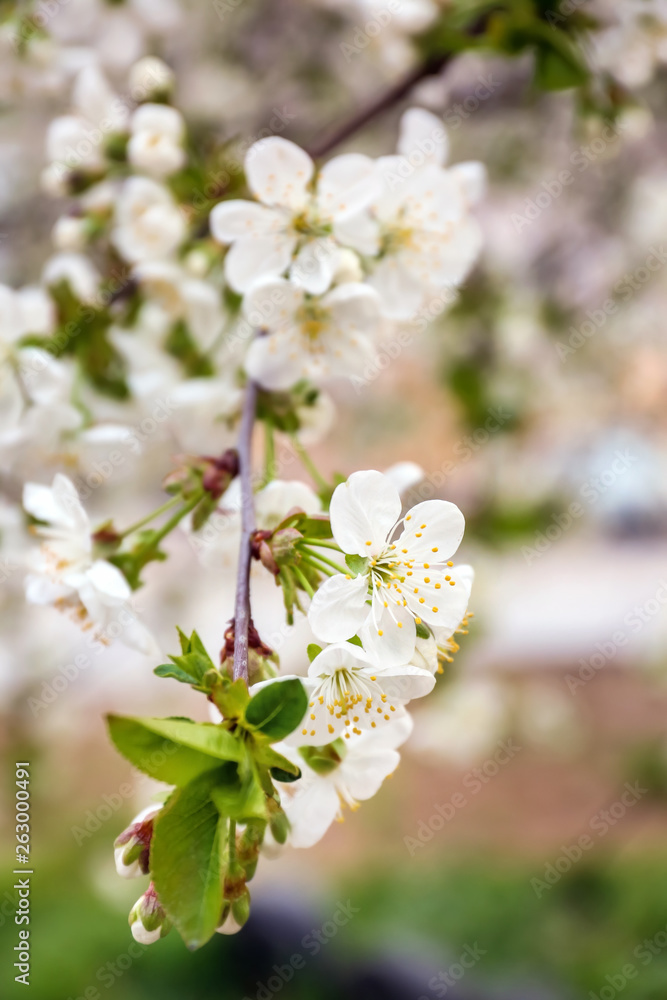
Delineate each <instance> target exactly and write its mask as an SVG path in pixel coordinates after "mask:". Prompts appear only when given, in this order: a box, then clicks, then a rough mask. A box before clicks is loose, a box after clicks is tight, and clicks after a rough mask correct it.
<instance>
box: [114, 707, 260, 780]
mask: <svg viewBox="0 0 667 1000" xmlns="http://www.w3.org/2000/svg"><path fill="white" fill-rule="evenodd" d="M107 718H108V724H109V732H110V734H111V739H112V740H113V742H114V744H115V746H116V747H117V749H118V750H119V751H120V753H122V754H123V756H124V757H126V758H127V759H128V760H129V761H130V763H132V764H134V766H135V767H137V768H138V769H139V770H140V771H143V772H144V773H145V774H149V775H150V776H151V777H152V778H156V779H157V780H158V781H167V782H168V783H169V784H172V785H184V784H187V782H188V781H191V780H192V779H193V778H195V777H197V776H198V775H200V774H202V773H203V772H204V771H210V770H211V769H212V768H215V767H218V766H219V763H220V761H221V760H239V759H240V758H241V756H242V752H243V751H242V747H241V745H240V743H239V742H238V741H237V740H236V739H234V737H233V736H232V735H231V733H229V732H228V731H227V730H226V729H224V728H223V727H222V726H216V725H214V724H213V723H210V722H192V720H190V719H137V718H129V717H122V716H118V715H110V716H108V717H107Z"/></svg>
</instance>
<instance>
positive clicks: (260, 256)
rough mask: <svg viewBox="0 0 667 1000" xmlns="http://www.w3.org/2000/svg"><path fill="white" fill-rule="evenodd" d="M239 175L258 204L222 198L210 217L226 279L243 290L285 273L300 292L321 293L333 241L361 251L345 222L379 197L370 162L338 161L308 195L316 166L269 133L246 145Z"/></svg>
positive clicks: (330, 268)
mask: <svg viewBox="0 0 667 1000" xmlns="http://www.w3.org/2000/svg"><path fill="white" fill-rule="evenodd" d="M245 172H246V178H247V181H248V186H249V187H250V190H251V191H252V193H253V194H254V196H255V197H256V198H257V201H259V202H260V204H257V203H256V202H250V201H241V200H232V201H223V202H221V203H220V204H219V205H216V206H215V208H214V209H213V211H212V212H211V217H210V226H211V232H212V234H213V236H214V238H215V239H216V240H218V241H219V242H220V243H223V244H231V249H230V250H229V251H228V253H227V256H226V258H225V275H226V277H227V281H228V282H229V284H230V285H231V287H232V288H233V289H234V290H235V291H237V292H246V291H247V290H248V288H249V287H250V286H251V285H252V284H253V283H254V282H255V281H257V280H258V279H260V278H268V277H277V276H278V275H281V274H283V273H284V272H285V271H287V270H288V269H289V272H290V277H291V279H292V281H294V282H295V283H296V284H298V285H299V286H300V287H301V288H303V289H304V290H305V291H307V292H310V293H311V294H313V295H320V294H322V293H323V292H325V291H326V290H327V288H328V287H329V285H330V284H331V280H332V277H333V274H334V270H335V267H336V258H337V251H338V244H342V245H345V246H351V247H352V248H353V249H360V247H359V246H357V245H356V244H357V240H356V236H357V234H356V232H355V229H354V227H350V226H345V225H344V223H345V221H346V220H347V219H349V218H351V217H354V216H356V215H358V213H359V212H360V211H361V210H362V209H363V208H365V206H366V205H367V204H368V203H369V202H370V200H371V199H372V198H373V196H374V195H375V194H376V193H377V188H378V180H377V176H376V171H375V168H374V164H373V161H372V160H371V159H370V158H369V157H367V156H362V155H361V154H360V153H347V154H345V155H343V156H336V157H334V158H333V159H332V160H329V162H328V163H326V164H325V165H324V166H323V167H322V169H321V170H320V171H319V174H318V176H317V179H316V182H315V187H314V191H313V190H312V185H311V182H312V181H313V177H314V174H315V165H314V163H313V161H312V160H311V158H310V156H309V155H308V153H306V152H305V151H304V150H303V149H301V148H300V147H299V146H297V145H295V144H294V143H293V142H289V140H287V139H282V138H280V137H279V136H269V137H268V138H266V139H260V140H259V142H256V143H254V144H253V145H252V146H251V147H250V149H249V150H248V152H247V154H246V158H245Z"/></svg>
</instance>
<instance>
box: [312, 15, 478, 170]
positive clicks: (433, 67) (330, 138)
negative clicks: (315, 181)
mask: <svg viewBox="0 0 667 1000" xmlns="http://www.w3.org/2000/svg"><path fill="white" fill-rule="evenodd" d="M490 13H491V12H490V11H487V12H486V13H485V14H483V15H482V16H481V17H479V18H478V19H477V20H476V21H475V22H474V23H473V24H471V25H470V27H469V28H468V31H467V33H468V34H469V35H470V37H471V38H474V37H476V36H478V35H481V34H483V33H484V31H485V30H486V25H487V22H488V18H489V14H490ZM457 55H458V52H442V53H440V54H439V55H437V56H432V57H431V58H430V59H426V60H425V62H423V63H419V65H417V66H415V67H414V68H413V69H411V70H409V71H408V73H407V74H406V75H405V76H404V77H403V79H402V80H399V81H398V82H397V83H395V84H394V86H393V87H390V88H389V90H386V91H385V92H384V93H383V94H380V96H379V97H377V98H376V99H375V100H374V101H371V102H370V103H369V104H367V105H366V107H365V108H362V109H361V110H360V111H358V112H357V113H356V114H354V115H352V117H351V118H349V119H348V120H347V121H346V122H343V124H342V125H339V126H338V128H335V129H333V131H330V132H329V133H328V134H327V133H325V135H324V136H323V137H322V138H321V139H320V140H319V141H317V140H316V141H315V142H314V143H313V144H312V146H309V147H308V153H309V154H310V155H311V156H312V158H313V159H314V160H317V159H319V158H320V157H322V156H326V155H327V153H330V152H331V150H332V149H335V148H336V146H340V144H341V143H342V142H345V140H346V139H349V138H350V136H352V135H354V133H355V132H358V131H359V129H360V128H363V126H364V125H367V124H368V122H370V121H372V120H373V118H375V117H376V116H377V115H381V114H383V113H384V112H385V111H388V110H389V109H390V108H392V107H393V106H394V105H395V104H398V102H399V101H402V100H403V98H404V97H406V96H407V95H408V94H409V93H410V91H411V90H412V88H413V87H414V86H416V84H418V83H420V82H421V81H422V80H425V79H426V77H428V76H434V75H435V74H436V73H439V72H440V71H441V70H442V69H444V68H445V66H447V65H448V64H449V63H450V62H451V61H452V60H453V59H454V58H455V57H456V56H457Z"/></svg>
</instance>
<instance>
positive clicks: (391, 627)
mask: <svg viewBox="0 0 667 1000" xmlns="http://www.w3.org/2000/svg"><path fill="white" fill-rule="evenodd" d="M383 589H384V588H383ZM385 599H386V595H385V598H382V596H381V595H380V596H376V595H374V599H373V607H374V612H375V615H374V618H369V619H368V621H367V622H366V624H365V625H364V626H363V628H361V629H360V630H359V638H360V639H361V641H362V643H363V645H364V649H365V650H366V652H367V653H368V655H369V657H370V658H371V659H372V661H373V663H375V664H376V665H377V666H378V668H380V669H384V668H388V667H395V666H398V665H400V664H403V663H409V662H410V659H411V658H412V654H413V653H414V649H415V642H416V639H417V629H416V625H415V619H414V616H413V615H412V613H411V612H410V610H409V609H408V608H406V607H404V606H403V604H402V603H401V604H397V603H395V602H390V601H389V600H388V599H387V605H388V607H386V608H385V607H384V600H385ZM380 633H382V634H380Z"/></svg>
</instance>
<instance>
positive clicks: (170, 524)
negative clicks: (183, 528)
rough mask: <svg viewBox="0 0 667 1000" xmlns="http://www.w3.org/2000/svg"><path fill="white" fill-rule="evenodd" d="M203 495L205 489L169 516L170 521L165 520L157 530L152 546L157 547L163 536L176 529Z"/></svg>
mask: <svg viewBox="0 0 667 1000" xmlns="http://www.w3.org/2000/svg"><path fill="white" fill-rule="evenodd" d="M203 495H204V494H203V491H201V492H199V493H196V494H195V496H193V497H191V498H190V499H189V500H188V502H187V503H186V504H184V505H183V506H182V507H181V509H180V510H177V511H176V513H175V514H172V516H171V517H170V518H169V520H168V521H165V523H164V524H163V525H162V527H161V528H159V529H158V530H157V531H156V532H155V537H154V539H153V540H152V542H151V547H152V548H155V547H156V546H157V545H158V544H159V543H160V542H161V541H162V539H163V538H166V537H167V535H168V534H169V532H170V531H173V530H174V528H175V527H176V525H177V524H178V523H179V521H182V520H183V518H184V517H185V515H186V514H189V513H190V511H191V510H192V509H193V508H194V507H196V506H197V504H198V503H199V501H200V500H201V498H202V496H203ZM177 499H180V498H177ZM165 507H166V504H165Z"/></svg>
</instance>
